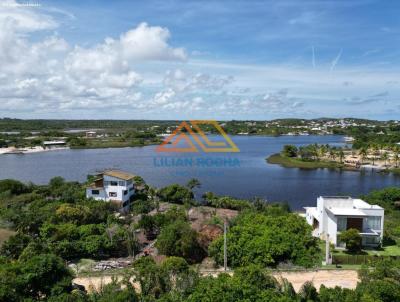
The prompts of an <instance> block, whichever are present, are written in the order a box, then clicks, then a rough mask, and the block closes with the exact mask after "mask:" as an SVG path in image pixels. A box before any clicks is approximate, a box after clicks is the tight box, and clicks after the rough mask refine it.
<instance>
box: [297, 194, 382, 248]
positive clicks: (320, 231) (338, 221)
mask: <svg viewBox="0 0 400 302" xmlns="http://www.w3.org/2000/svg"><path fill="white" fill-rule="evenodd" d="M305 209H306V215H305V216H306V219H307V222H308V224H310V225H312V226H313V235H314V236H315V237H320V238H321V239H324V240H325V239H326V238H329V241H330V242H331V243H333V244H334V245H335V246H336V247H342V248H344V247H345V245H344V243H342V242H340V240H339V239H338V237H339V234H340V232H342V231H345V230H348V229H357V230H359V232H360V235H361V236H362V244H363V246H371V247H376V246H379V245H380V243H381V241H382V238H383V220H384V209H383V208H381V207H380V206H378V205H370V204H368V203H366V202H365V201H363V200H361V199H353V198H351V197H330V196H324V197H323V196H321V197H318V199H317V206H316V207H306V208H305ZM328 236H329V237H328Z"/></svg>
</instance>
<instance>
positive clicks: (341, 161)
mask: <svg viewBox="0 0 400 302" xmlns="http://www.w3.org/2000/svg"><path fill="white" fill-rule="evenodd" d="M343 159H344V152H343V149H342V148H340V149H339V160H340V163H341V164H342V163H343Z"/></svg>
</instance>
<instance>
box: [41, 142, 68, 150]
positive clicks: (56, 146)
mask: <svg viewBox="0 0 400 302" xmlns="http://www.w3.org/2000/svg"><path fill="white" fill-rule="evenodd" d="M43 147H44V148H45V149H60V148H65V147H67V143H66V142H65V141H64V140H57V141H44V142H43Z"/></svg>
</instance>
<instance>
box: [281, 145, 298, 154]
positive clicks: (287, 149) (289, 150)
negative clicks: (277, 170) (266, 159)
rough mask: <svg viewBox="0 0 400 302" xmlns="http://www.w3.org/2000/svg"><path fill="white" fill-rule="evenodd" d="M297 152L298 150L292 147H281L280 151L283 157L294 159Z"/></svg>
mask: <svg viewBox="0 0 400 302" xmlns="http://www.w3.org/2000/svg"><path fill="white" fill-rule="evenodd" d="M297 152H298V149H297V147H296V146H294V145H285V146H284V147H283V151H282V153H283V155H284V156H287V157H296V156H297Z"/></svg>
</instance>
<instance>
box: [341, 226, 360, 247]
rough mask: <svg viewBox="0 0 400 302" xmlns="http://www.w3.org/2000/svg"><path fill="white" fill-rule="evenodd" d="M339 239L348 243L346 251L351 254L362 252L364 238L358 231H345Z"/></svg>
mask: <svg viewBox="0 0 400 302" xmlns="http://www.w3.org/2000/svg"><path fill="white" fill-rule="evenodd" d="M339 239H340V241H343V242H344V243H346V249H347V250H348V251H349V252H350V253H356V252H359V251H361V247H362V238H361V235H360V233H359V231H358V230H357V229H348V230H347V231H343V232H342V233H340V235H339Z"/></svg>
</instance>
